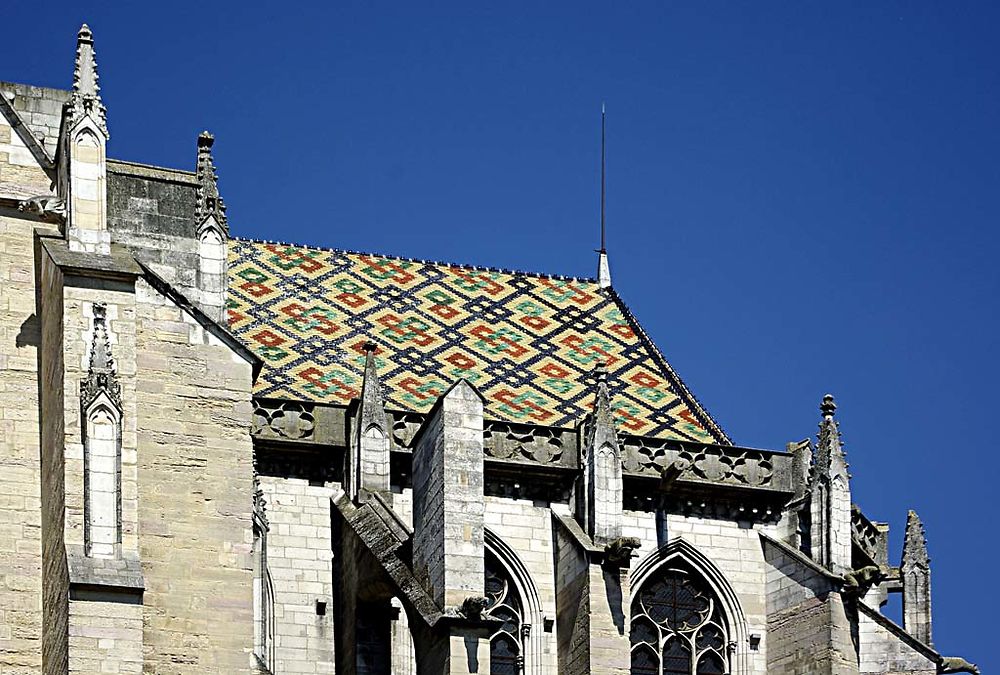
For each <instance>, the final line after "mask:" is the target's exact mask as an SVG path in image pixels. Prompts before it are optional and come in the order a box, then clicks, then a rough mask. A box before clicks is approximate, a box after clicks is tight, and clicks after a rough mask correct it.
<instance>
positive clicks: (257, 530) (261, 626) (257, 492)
mask: <svg viewBox="0 0 1000 675" xmlns="http://www.w3.org/2000/svg"><path fill="white" fill-rule="evenodd" d="M264 507H265V501H264V493H263V491H262V490H261V489H260V484H259V482H258V479H257V477H256V476H254V493H253V616H254V655H255V656H256V657H257V661H258V663H259V664H260V665H261V666H263V667H264V668H265V669H266V670H267V672H273V671H274V586H273V584H272V582H271V572H270V570H268V567H267V530H268V522H267V515H266V513H265V508H264Z"/></svg>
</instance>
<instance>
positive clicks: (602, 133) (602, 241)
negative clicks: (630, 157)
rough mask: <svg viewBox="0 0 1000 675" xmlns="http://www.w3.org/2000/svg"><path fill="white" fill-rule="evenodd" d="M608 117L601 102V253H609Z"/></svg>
mask: <svg viewBox="0 0 1000 675" xmlns="http://www.w3.org/2000/svg"><path fill="white" fill-rule="evenodd" d="M606 117H607V115H606V114H605V110H604V102H603V101H602V102H601V250H600V252H601V253H607V248H606V245H605V244H606V242H605V224H604V207H605V202H606V197H605V192H606V190H605V163H606V162H605V157H606V155H605V145H606V143H605V119H606Z"/></svg>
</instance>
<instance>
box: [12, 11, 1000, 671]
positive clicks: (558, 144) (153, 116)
mask: <svg viewBox="0 0 1000 675" xmlns="http://www.w3.org/2000/svg"><path fill="white" fill-rule="evenodd" d="M60 5H62V6H60ZM5 19H6V23H7V25H8V26H20V27H22V28H21V29H18V30H14V31H11V30H6V31H4V40H3V42H0V58H2V61H0V62H2V65H3V68H2V72H0V79H5V80H15V81H22V82H30V83H32V84H41V85H48V86H60V87H68V86H69V84H70V76H71V69H72V60H73V45H74V42H73V41H74V36H75V32H76V29H77V28H78V26H79V24H80V22H81V21H84V20H86V21H88V22H89V23H90V26H91V28H92V29H93V30H94V34H95V39H96V41H97V42H96V44H97V54H98V59H99V64H100V67H101V83H102V85H103V91H104V95H105V102H106V103H107V105H108V111H109V112H108V124H109V127H110V130H111V133H112V140H111V145H110V154H111V155H112V156H115V157H118V158H122V159H131V160H137V161H143V162H148V163H155V164H162V165H167V166H176V167H189V168H193V165H194V154H195V153H194V151H195V137H196V135H197V133H198V132H199V131H201V130H202V129H203V128H208V129H210V130H212V131H213V132H214V133H215V134H216V137H217V142H216V151H217V152H216V159H217V164H218V165H219V173H220V177H221V188H222V190H223V194H224V197H225V198H226V200H227V202H228V204H229V214H230V222H231V226H232V229H233V231H234V233H235V234H237V235H239V236H247V237H260V238H271V239H281V240H286V241H293V242H300V243H312V244H319V245H326V246H335V247H342V248H351V249H359V250H370V251H378V252H385V253H392V254H399V255H406V256H413V257H419V258H431V259H438V260H453V261H460V262H468V263H473V264H482V265H491V266H501V267H509V268H515V269H525V270H532V271H546V272H552V273H559V274H568V275H579V276H592V275H593V274H594V273H595V269H596V256H595V254H594V253H593V249H594V248H595V247H596V246H597V237H598V201H599V189H598V188H599V186H598V177H599V164H598V159H599V138H600V136H599V134H600V105H601V101H602V100H605V101H607V106H608V139H609V148H608V224H609V235H608V246H609V249H610V252H611V263H612V271H613V275H614V283H615V286H616V288H617V289H618V291H619V292H620V293H621V294H622V296H623V297H624V298H625V299H626V301H627V302H628V303H629V304H630V305H631V307H632V309H633V310H634V311H635V313H636V314H637V315H638V316H639V318H640V320H641V321H642V322H643V324H644V325H645V327H646V329H647V330H648V331H649V332H650V334H651V335H652V336H653V337H654V339H655V340H656V341H657V342H658V344H659V345H660V347H661V348H662V349H663V351H664V352H665V353H666V355H667V357H668V359H669V360H670V361H671V362H672V364H673V365H674V367H675V368H676V369H677V371H678V372H679V373H680V374H681V376H682V377H683V378H684V379H685V380H686V382H687V384H688V385H689V386H690V387H691V388H692V389H693V390H694V391H695V393H696V394H697V395H698V397H699V398H700V400H701V401H702V402H703V403H704V404H705V405H706V407H707V408H708V409H709V410H710V411H711V412H712V413H713V415H714V416H715V417H716V418H717V419H718V420H719V421H720V422H721V424H722V425H723V426H724V427H725V428H726V429H727V431H728V432H729V433H730V435H731V436H732V437H733V438H734V439H735V441H736V442H737V443H739V444H743V445H755V446H766V447H773V448H781V447H784V444H785V443H786V442H787V441H791V440H797V439H801V438H804V437H806V436H809V435H813V434H815V431H816V424H817V422H818V420H819V413H818V410H817V405H818V404H819V401H820V399H821V397H822V395H823V394H824V393H826V392H827V391H830V392H832V393H834V394H835V395H836V397H837V402H838V404H839V405H840V410H839V412H838V418H839V419H840V421H841V429H842V432H843V435H844V440H845V442H846V445H847V451H848V453H849V459H850V461H851V465H852V471H853V473H854V481H853V488H854V493H855V501H856V502H858V503H859V504H860V505H861V506H862V508H863V509H864V510H865V512H866V513H867V514H868V515H869V516H870V517H871V518H873V519H879V520H886V521H889V522H890V523H891V525H892V552H891V558H892V559H893V560H896V561H898V556H899V548H900V546H901V537H902V528H903V524H904V522H905V517H906V509H907V508H914V509H916V510H917V511H918V512H919V514H920V515H921V517H922V518H923V520H924V522H925V525H926V527H927V531H928V537H929V545H930V552H931V555H932V557H933V570H934V577H933V584H934V618H935V643H936V644H937V646H938V647H939V648H940V649H941V650H942V651H943V652H945V653H948V654H951V653H959V654H962V655H965V656H967V657H969V658H970V659H972V660H976V661H978V662H979V663H980V665H981V666H984V667H988V666H990V665H994V664H998V663H1000V661H998V660H997V657H996V656H995V655H994V653H993V652H994V650H993V649H992V648H991V647H992V640H993V635H992V632H993V631H992V630H991V629H990V628H989V627H990V626H991V625H995V621H994V620H993V617H992V615H991V614H990V613H989V612H990V607H991V606H996V605H998V604H1000V593H998V591H997V585H996V584H995V583H994V582H992V581H991V580H992V576H993V575H992V569H991V568H987V562H988V561H990V562H992V561H993V560H995V558H994V556H995V554H996V553H997V544H996V543H995V541H994V539H995V537H996V535H997V534H998V533H997V528H996V527H995V526H994V524H993V522H992V517H991V516H989V515H988V514H989V513H991V507H992V503H991V502H992V499H991V497H992V492H993V490H994V489H996V484H997V480H998V478H1000V475H998V471H997V468H996V463H995V460H993V459H990V457H992V455H993V453H994V452H995V449H994V448H993V447H992V446H993V444H994V443H995V441H990V440H989V438H985V439H984V438H981V436H983V435H984V434H986V435H987V436H988V435H990V434H991V433H992V425H993V422H991V420H996V419H997V413H996V412H995V409H996V406H997V400H996V399H997V396H996V383H997V381H998V375H1000V368H998V364H997V351H998V350H997V346H998V345H997V337H996V336H997V333H998V328H1000V319H998V315H997V311H996V297H997V294H998V291H1000V274H998V272H997V265H996V260H997V256H998V254H1000V236H998V234H997V225H998V223H1000V218H998V216H1000V208H998V199H997V194H998V192H997V186H998V184H1000V182H998V181H1000V168H998V162H997V161H996V158H997V157H998V156H1000V123H998V120H1000V87H998V85H1000V75H998V72H1000V70H998V65H1000V58H998V56H1000V54H998V46H997V44H998V41H997V40H996V26H997V25H998V23H1000V8H998V6H997V5H995V4H992V3H987V2H974V1H969V2H962V3H930V2H899V3H896V2H879V3H862V2H837V3H827V4H821V3H772V2H757V3H722V2H712V3H706V2H691V3H669V2H633V3H580V2H577V3H566V4H558V3H523V4H521V3H514V2H510V3H489V4H487V3H478V2H454V3H446V2H439V3H398V4H393V3H376V2H367V3H361V2H357V3H354V2H334V3H316V4H315V5H313V6H309V5H308V4H290V3H287V4H281V3H269V4H267V5H260V6H256V5H253V4H247V3H240V4H238V5H237V4H235V3H234V4H231V5H224V4H217V3H207V2H202V3H197V4H195V3H184V2H174V3H129V4H124V3H122V4H120V5H117V6H116V5H115V4H113V3H101V4H96V3H95V4H94V6H93V7H90V8H87V7H86V4H84V3H46V4H45V5H44V8H43V7H42V6H40V5H37V3H26V2H22V3H14V4H11V6H10V7H7V8H6V9H5ZM29 27H30V28H29ZM34 27H38V28H34ZM987 432H990V434H987Z"/></svg>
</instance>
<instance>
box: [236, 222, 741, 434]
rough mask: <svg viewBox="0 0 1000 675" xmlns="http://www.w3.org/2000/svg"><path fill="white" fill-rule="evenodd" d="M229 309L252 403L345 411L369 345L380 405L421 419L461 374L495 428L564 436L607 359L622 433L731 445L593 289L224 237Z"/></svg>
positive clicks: (630, 324)
mask: <svg viewBox="0 0 1000 675" xmlns="http://www.w3.org/2000/svg"><path fill="white" fill-rule="evenodd" d="M228 308H229V322H230V326H231V328H232V330H233V332H234V333H235V334H236V336H237V337H239V338H240V339H241V340H242V341H243V342H244V343H245V344H246V345H247V346H249V347H250V348H251V349H252V350H253V351H254V352H255V353H256V354H257V355H258V356H260V357H261V359H263V361H264V368H263V370H262V372H261V374H260V376H259V377H258V380H257V385H256V391H255V393H256V395H258V396H266V397H274V398H285V399H299V400H302V399H305V400H312V401H316V402H322V403H330V404H341V405H343V404H347V403H348V402H349V401H350V400H351V399H352V398H356V397H358V395H359V392H360V390H361V381H362V376H363V372H364V363H365V356H364V348H363V345H364V343H365V342H366V341H367V340H372V341H374V342H375V343H376V344H377V350H376V361H377V365H378V369H379V374H380V376H381V378H382V381H383V384H384V385H385V388H386V399H387V405H388V406H389V407H390V408H393V409H401V410H410V411H416V412H426V411H428V410H429V409H430V407H431V406H432V405H433V403H434V401H435V400H436V398H437V397H438V396H439V395H441V394H442V393H444V392H445V391H446V390H447V389H448V387H449V386H450V385H451V384H452V383H453V382H454V381H455V380H457V379H459V378H465V379H466V380H468V381H469V382H471V383H472V384H473V385H475V386H476V388H477V389H479V391H480V392H481V393H482V395H483V396H484V397H485V399H486V401H487V403H486V414H487V416H488V417H490V418H492V419H497V420H503V421H509V422H521V423H526V424H540V425H546V426H561V427H572V426H573V425H574V424H576V423H577V422H578V421H580V420H581V419H583V417H584V416H585V415H587V414H588V413H589V412H590V411H591V408H592V405H593V388H592V385H591V379H590V375H591V373H592V372H593V370H594V368H595V367H597V366H598V365H599V364H601V363H605V364H606V366H607V369H608V384H609V387H610V390H611V394H612V400H613V407H614V409H615V414H616V420H617V424H618V428H619V430H621V431H622V432H625V433H630V434H637V435H643V436H654V437H661V438H675V439H688V440H697V441H704V442H718V443H728V439H727V438H726V436H725V434H724V433H723V431H722V430H721V429H720V428H719V427H718V425H716V424H715V422H714V421H713V420H712V418H711V417H710V416H709V415H708V413H707V412H706V411H705V410H704V409H702V408H701V406H700V405H699V404H698V402H697V401H696V400H695V399H694V397H693V396H692V395H691V393H690V392H689V391H688V390H687V388H686V387H685V386H684V384H683V383H682V382H681V381H680V379H679V378H678V377H677V375H676V374H675V373H674V372H673V370H672V369H671V368H670V366H669V365H668V364H667V362H666V361H665V360H664V359H663V357H662V356H661V355H660V353H659V352H658V351H657V349H656V347H655V346H654V345H653V344H652V342H651V341H650V340H649V339H648V338H647V337H646V335H645V333H643V332H642V329H641V328H640V327H639V325H638V324H637V323H636V322H635V319H634V318H633V317H632V315H631V313H630V312H629V310H628V308H627V307H626V306H625V305H624V303H622V302H621V300H620V299H619V298H618V297H617V295H616V294H615V293H614V292H613V291H610V290H606V291H601V290H600V289H599V288H598V285H597V283H596V282H595V281H593V280H589V279H569V278H563V277H552V276H542V275H535V274H527V273H523V272H510V271H501V270H493V269H483V268H471V267H463V266H459V265H451V264H446V263H433V262H424V261H418V260H408V259H401V258H392V257H386V256H379V255H369V254H364V253H353V252H347V251H339V250H330V249H319V248H307V247H301V246H294V245H288V244H275V243H267V242H260V241H248V240H239V239H234V240H231V241H230V243H229V301H228Z"/></svg>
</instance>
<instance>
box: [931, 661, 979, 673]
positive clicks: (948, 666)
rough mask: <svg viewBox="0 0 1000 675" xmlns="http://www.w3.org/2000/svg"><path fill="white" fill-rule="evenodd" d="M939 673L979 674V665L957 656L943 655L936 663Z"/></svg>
mask: <svg viewBox="0 0 1000 675" xmlns="http://www.w3.org/2000/svg"><path fill="white" fill-rule="evenodd" d="M938 672H939V673H972V675H979V666H977V665H976V664H974V663H969V662H968V661H966V660H965V659H963V658H961V657H959V656H945V657H943V658H942V659H941V663H939V664H938Z"/></svg>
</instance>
